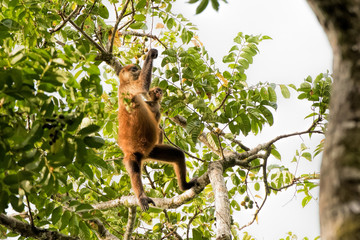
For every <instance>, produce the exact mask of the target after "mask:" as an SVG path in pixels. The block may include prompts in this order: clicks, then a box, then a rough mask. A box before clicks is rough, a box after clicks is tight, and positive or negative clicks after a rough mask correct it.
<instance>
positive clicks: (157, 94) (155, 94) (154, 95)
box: [149, 87, 163, 101]
mask: <svg viewBox="0 0 360 240" xmlns="http://www.w3.org/2000/svg"><path fill="white" fill-rule="evenodd" d="M149 96H150V99H151V101H160V100H161V98H162V96H163V91H162V90H161V88H159V87H154V88H152V89H150V91H149Z"/></svg>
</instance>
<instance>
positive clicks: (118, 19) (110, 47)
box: [109, 0, 130, 53]
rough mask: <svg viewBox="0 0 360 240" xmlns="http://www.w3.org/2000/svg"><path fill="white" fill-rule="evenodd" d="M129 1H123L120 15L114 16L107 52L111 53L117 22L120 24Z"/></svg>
mask: <svg viewBox="0 0 360 240" xmlns="http://www.w3.org/2000/svg"><path fill="white" fill-rule="evenodd" d="M129 2H130V0H127V1H126V2H125V4H124V7H123V8H122V10H121V13H120V16H118V17H117V18H116V22H115V25H114V29H113V31H112V35H111V40H110V46H109V53H112V51H113V47H114V41H115V35H116V31H117V29H118V27H119V24H120V21H121V19H122V18H123V17H124V14H125V12H126V9H127V7H128V5H129Z"/></svg>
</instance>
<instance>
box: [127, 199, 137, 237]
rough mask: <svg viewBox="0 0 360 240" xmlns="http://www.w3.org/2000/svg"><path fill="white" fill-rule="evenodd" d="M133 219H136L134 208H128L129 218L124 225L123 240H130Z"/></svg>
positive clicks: (133, 223)
mask: <svg viewBox="0 0 360 240" xmlns="http://www.w3.org/2000/svg"><path fill="white" fill-rule="evenodd" d="M135 219H136V207H135V206H133V207H129V216H128V222H127V224H126V230H125V233H124V240H130V239H131V234H132V232H133V229H134V225H135Z"/></svg>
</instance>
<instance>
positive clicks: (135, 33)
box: [120, 31, 168, 49]
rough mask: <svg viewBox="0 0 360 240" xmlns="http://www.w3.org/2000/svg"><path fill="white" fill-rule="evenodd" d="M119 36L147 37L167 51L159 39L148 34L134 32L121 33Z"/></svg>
mask: <svg viewBox="0 0 360 240" xmlns="http://www.w3.org/2000/svg"><path fill="white" fill-rule="evenodd" d="M120 34H121V35H124V36H126V35H131V36H136V37H149V38H152V39H154V40H156V41H158V42H159V43H160V44H161V45H163V47H164V48H165V49H168V47H167V46H166V45H165V44H164V43H163V42H162V41H160V39H159V38H158V37H157V36H155V35H152V34H150V33H139V32H135V31H122V32H120Z"/></svg>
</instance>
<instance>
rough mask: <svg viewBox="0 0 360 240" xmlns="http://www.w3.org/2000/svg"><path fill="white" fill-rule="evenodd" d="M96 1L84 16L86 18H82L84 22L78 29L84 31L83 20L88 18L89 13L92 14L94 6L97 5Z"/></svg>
mask: <svg viewBox="0 0 360 240" xmlns="http://www.w3.org/2000/svg"><path fill="white" fill-rule="evenodd" d="M97 1H98V0H95V1H94V3H93V5H92V6H91V8H90V9H89V11H88V13H87V14H86V17H84V21H83V22H82V23H81V26H80V28H81V29H84V24H85V20H86V19H87V18H88V17H89V15H90V13H91V12H92V10H93V9H94V7H95V4H96V3H97Z"/></svg>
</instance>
